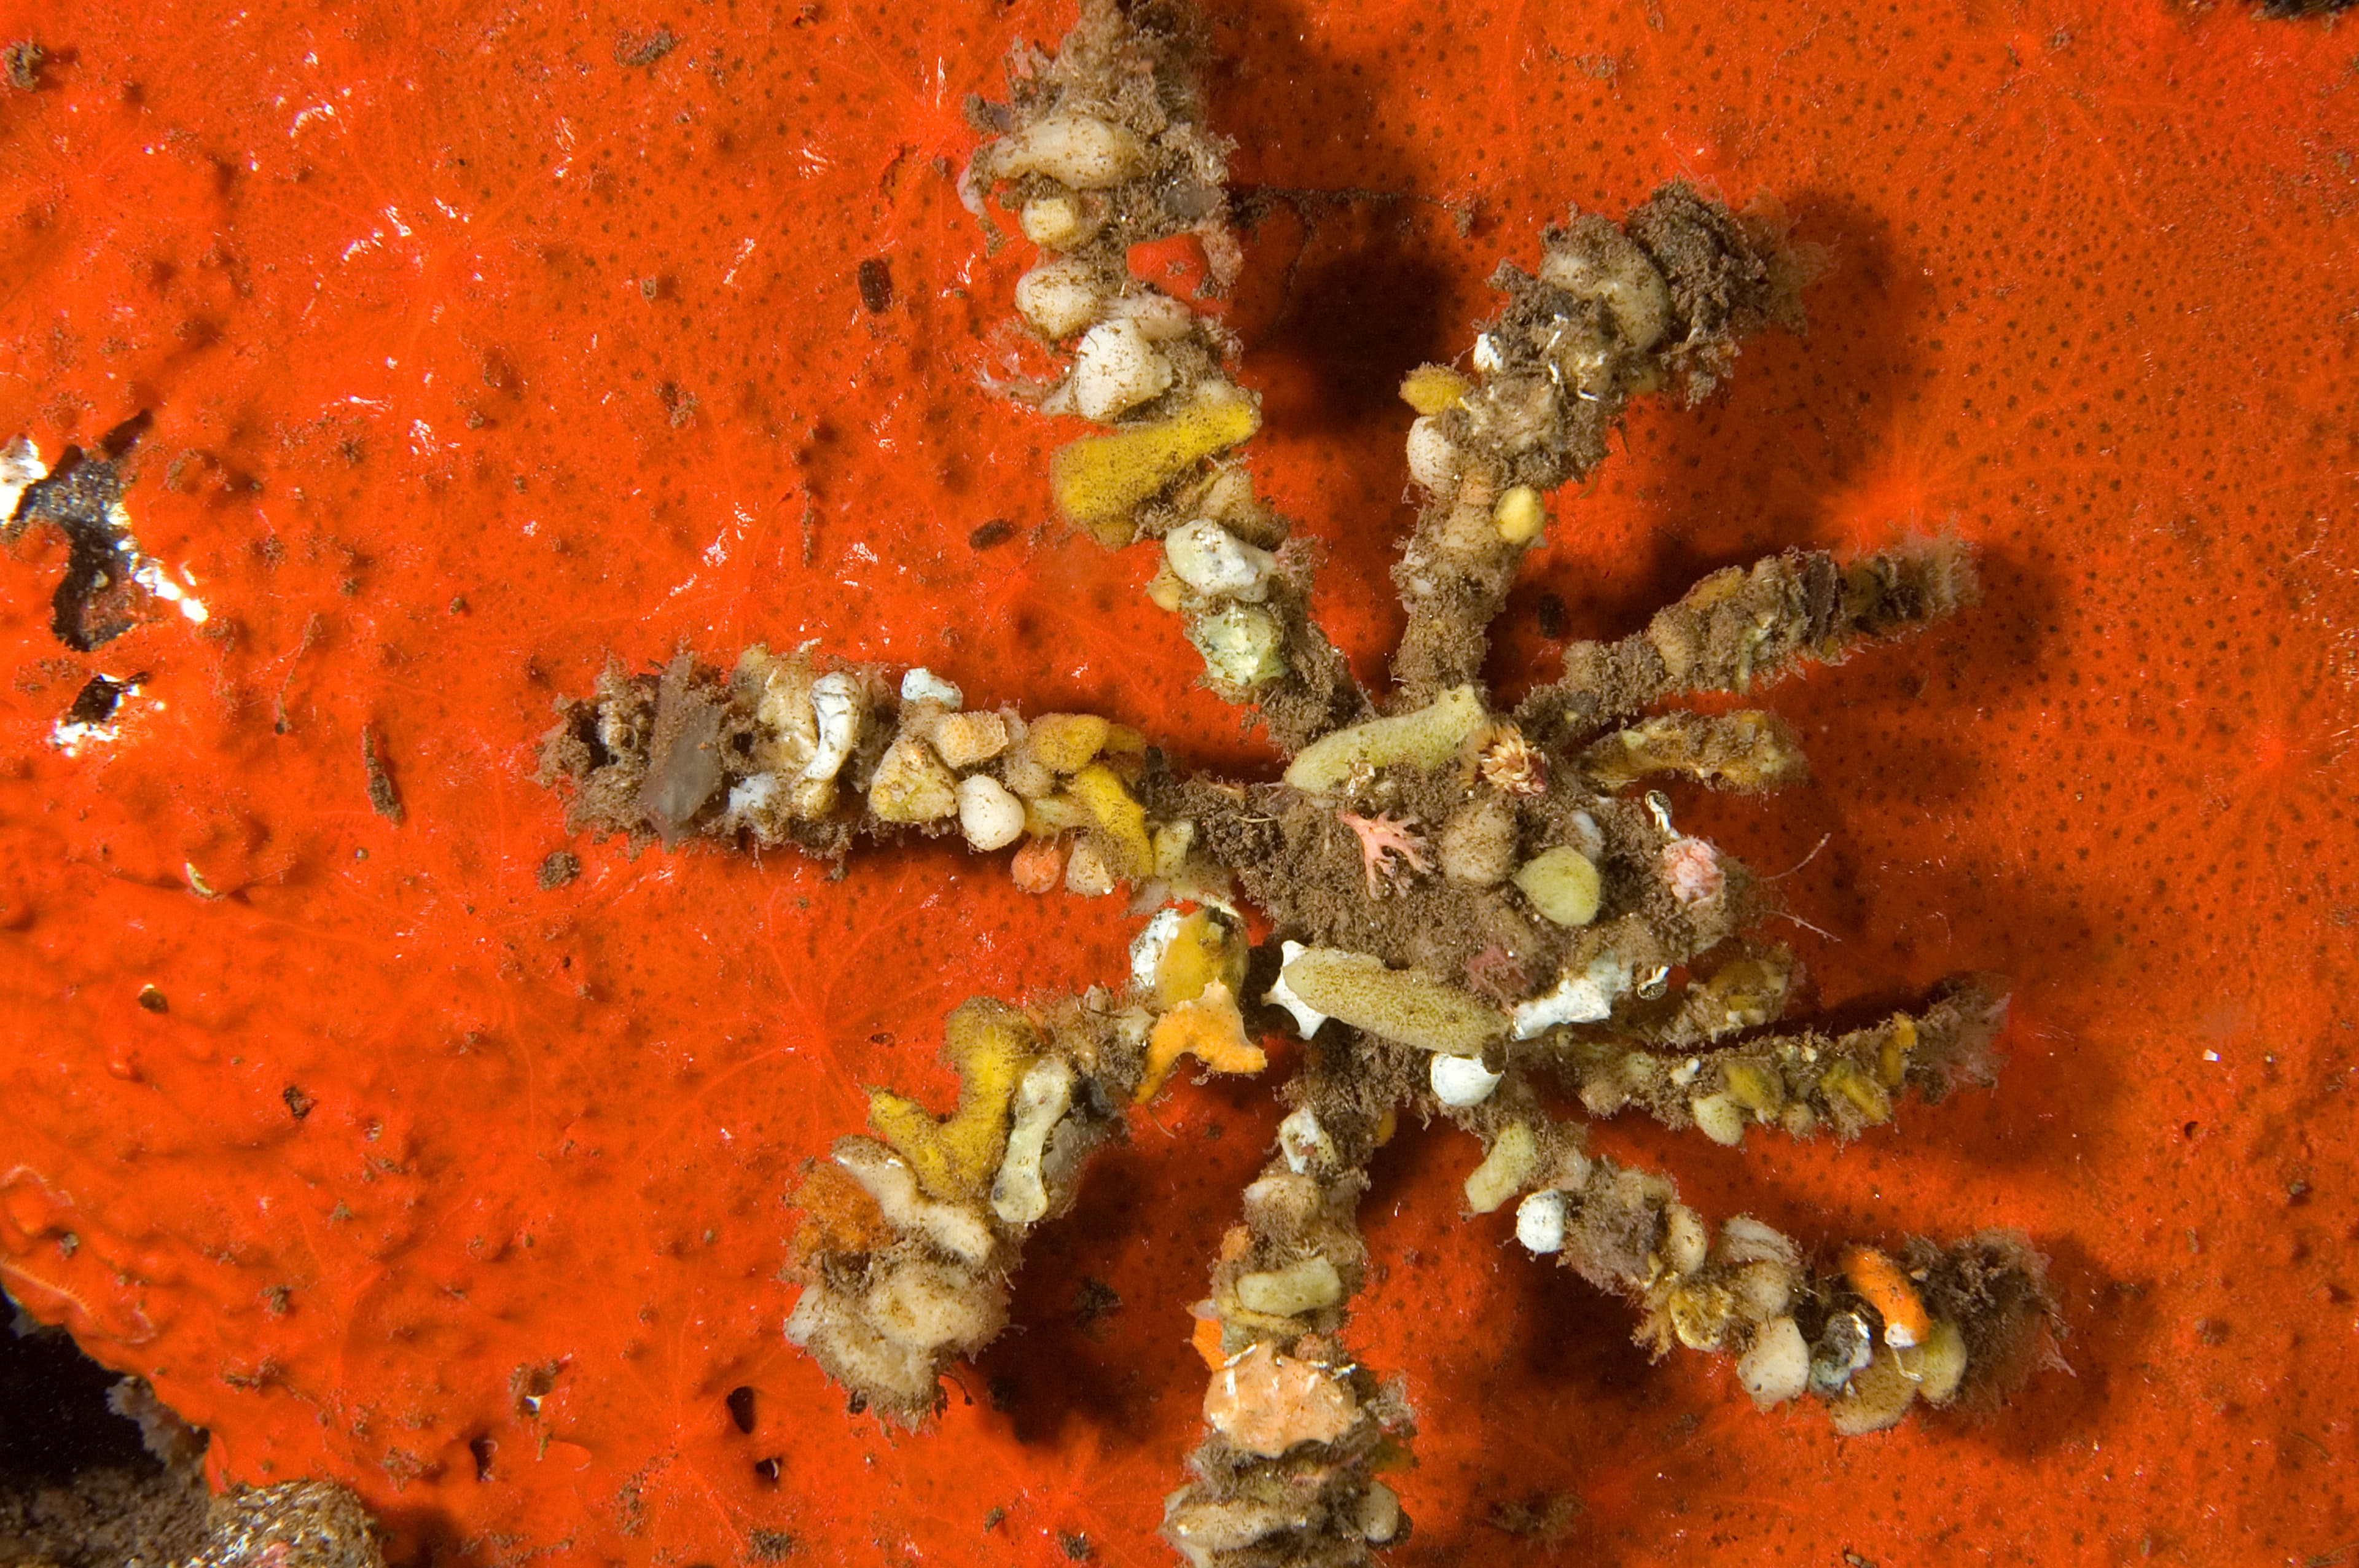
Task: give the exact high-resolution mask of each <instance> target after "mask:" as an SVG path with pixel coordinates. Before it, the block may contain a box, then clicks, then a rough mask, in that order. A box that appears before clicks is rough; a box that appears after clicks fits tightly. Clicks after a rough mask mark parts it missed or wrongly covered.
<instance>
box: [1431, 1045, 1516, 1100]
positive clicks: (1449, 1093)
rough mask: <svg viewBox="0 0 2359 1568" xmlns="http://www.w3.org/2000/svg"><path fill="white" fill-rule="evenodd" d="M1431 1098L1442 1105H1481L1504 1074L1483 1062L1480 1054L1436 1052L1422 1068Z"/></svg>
mask: <svg viewBox="0 0 2359 1568" xmlns="http://www.w3.org/2000/svg"><path fill="white" fill-rule="evenodd" d="M1425 1075H1426V1079H1427V1081H1428V1082H1429V1083H1430V1084H1432V1086H1433V1098H1436V1099H1438V1100H1440V1102H1441V1103H1442V1104H1444V1105H1454V1106H1469V1105H1481V1104H1482V1103H1483V1102H1484V1100H1486V1099H1489V1098H1491V1091H1492V1090H1494V1089H1495V1088H1497V1087H1499V1085H1500V1084H1501V1082H1503V1081H1504V1080H1505V1079H1506V1076H1507V1075H1506V1074H1505V1073H1495V1072H1493V1071H1491V1069H1490V1068H1488V1067H1486V1066H1484V1065H1483V1058H1482V1057H1480V1056H1449V1055H1437V1056H1435V1057H1434V1058H1433V1062H1432V1065H1430V1066H1428V1067H1427V1068H1426V1070H1425Z"/></svg>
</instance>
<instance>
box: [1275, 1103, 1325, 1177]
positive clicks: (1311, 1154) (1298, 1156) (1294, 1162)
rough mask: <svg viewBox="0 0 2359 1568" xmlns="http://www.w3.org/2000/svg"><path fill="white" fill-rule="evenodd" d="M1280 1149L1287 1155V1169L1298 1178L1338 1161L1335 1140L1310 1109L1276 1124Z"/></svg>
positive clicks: (1299, 1111)
mask: <svg viewBox="0 0 2359 1568" xmlns="http://www.w3.org/2000/svg"><path fill="white" fill-rule="evenodd" d="M1277 1147H1278V1149H1279V1151H1280V1152H1283V1153H1284V1154H1285V1156H1286V1168H1287V1169H1288V1170H1289V1171H1292V1172H1293V1173H1295V1174H1296V1175H1298V1176H1304V1175H1309V1174H1310V1172H1311V1170H1312V1169H1313V1167H1316V1166H1321V1165H1332V1164H1333V1163H1334V1162H1335V1159H1336V1154H1335V1141H1334V1140H1333V1139H1332V1138H1330V1137H1328V1136H1327V1130H1326V1129H1325V1128H1323V1127H1321V1126H1320V1125H1319V1119H1318V1118H1317V1117H1315V1116H1313V1115H1311V1114H1310V1107H1309V1106H1304V1107H1303V1108H1301V1109H1299V1110H1298V1111H1295V1112H1294V1113H1293V1114H1291V1115H1289V1116H1288V1118H1287V1119H1285V1120H1284V1121H1281V1122H1279V1123H1278V1124H1277Z"/></svg>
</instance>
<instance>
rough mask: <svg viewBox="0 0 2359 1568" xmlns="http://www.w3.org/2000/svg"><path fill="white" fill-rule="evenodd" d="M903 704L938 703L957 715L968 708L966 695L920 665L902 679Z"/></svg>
mask: <svg viewBox="0 0 2359 1568" xmlns="http://www.w3.org/2000/svg"><path fill="white" fill-rule="evenodd" d="M901 700H902V701H903V702H938V703H940V704H941V705H942V706H943V707H944V708H949V709H950V710H951V712H953V713H955V712H957V711H958V710H959V709H960V708H963V707H965V706H966V693H964V692H962V691H961V690H960V689H959V688H958V687H955V686H953V685H952V684H951V683H950V682H949V681H946V680H944V679H943V678H942V677H941V676H938V675H936V674H934V672H933V671H931V670H929V669H928V668H926V666H925V665H917V666H916V667H915V668H913V669H911V670H910V671H909V673H908V675H905V676H902V677H901Z"/></svg>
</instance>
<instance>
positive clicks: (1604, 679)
mask: <svg viewBox="0 0 2359 1568" xmlns="http://www.w3.org/2000/svg"><path fill="white" fill-rule="evenodd" d="M1975 593H1976V585H1975V578H1974V570H1973V560H1972V558H1971V557H1969V556H1968V555H1967V553H1966V551H1965V550H1964V549H1963V548H1962V546H1958V545H1955V544H1952V543H1949V542H1945V541H1936V542H1932V543H1927V544H1919V545H1911V546H1903V547H1900V548H1897V549H1891V550H1884V551H1880V552H1878V553H1876V554H1875V555H1871V556H1863V557H1859V558H1858V559H1856V560H1854V561H1851V562H1849V563H1845V562H1843V561H1840V560H1838V559H1836V558H1835V557H1833V556H1832V555H1830V554H1829V553H1827V552H1826V551H1824V550H1788V551H1787V552H1786V553H1785V554H1783V555H1777V556H1771V557H1768V558H1767V559H1766V560H1762V561H1756V563H1754V564H1753V565H1752V566H1751V567H1729V568H1725V569H1723V570H1721V571H1716V572H1714V573H1712V575H1711V576H1710V577H1707V578H1705V579H1703V580H1702V581H1701V582H1699V583H1697V584H1696V585H1695V586H1694V587H1693V588H1691V589H1688V591H1687V593H1686V594H1685V595H1684V596H1683V597H1682V598H1681V599H1680V600H1679V602H1678V603H1676V604H1672V605H1669V606H1667V607H1665V608H1664V609H1663V610H1661V611H1658V612H1657V613H1656V615H1655V618H1654V619H1653V620H1652V621H1651V622H1648V623H1647V629H1646V630H1645V631H1643V632H1638V633H1632V634H1631V635H1630V636H1627V637H1625V638H1623V639H1622V640H1621V641H1619V642H1615V643H1575V644H1573V645H1572V646H1571V647H1570V648H1568V649H1566V650H1565V655H1564V674H1563V676H1561V677H1560V678H1559V679H1558V680H1556V681H1554V682H1552V683H1550V684H1549V685H1547V686H1543V687H1537V688H1536V689H1534V690H1533V692H1532V693H1531V694H1530V695H1529V696H1528V697H1526V698H1525V699H1524V701H1523V704H1522V706H1521V707H1519V708H1517V710H1516V719H1517V723H1519V724H1521V725H1522V726H1523V727H1524V728H1525V729H1526V730H1527V731H1529V732H1531V733H1532V734H1534V735H1537V736H1546V737H1549V738H1550V739H1562V740H1565V741H1571V742H1576V743H1578V742H1581V741H1586V740H1587V739H1588V738H1589V737H1591V736H1593V735H1594V734H1595V732H1596V731H1597V730H1601V729H1603V728H1604V727H1605V726H1607V725H1609V724H1613V723H1616V722H1618V721H1620V720H1622V719H1627V718H1629V717H1630V716H1631V715H1633V714H1636V713H1638V712H1641V711H1643V710H1644V709H1645V708H1648V707H1649V706H1651V705H1653V704H1654V703H1657V702H1659V701H1661V700H1662V699H1663V698H1665V697H1674V696H1677V695H1679V694H1680V693H1682V692H1699V691H1734V692H1745V691H1750V690H1752V689H1753V687H1755V686H1756V685H1759V684H1762V683H1765V682H1767V681H1772V680H1776V679H1777V678H1778V677H1779V676H1784V675H1787V674H1788V673H1790V672H1791V671H1793V670H1795V669H1797V668H1799V667H1800V666H1801V665H1805V664H1808V663H1811V662H1817V663H1821V664H1832V663H1835V662H1838V661H1840V660H1842V659H1843V658H1844V657H1845V656H1846V655H1848V654H1850V653H1851V651H1852V650H1853V649H1854V647H1856V646H1857V645H1858V644H1859V643H1863V642H1866V641H1869V640H1871V639H1874V638H1879V637H1891V636H1897V635H1899V634H1901V633H1906V632H1909V631H1913V630H1915V629H1916V628H1918V627H1919V626H1922V625H1924V624H1925V623H1926V622H1929V621H1934V620H1938V619H1940V617H1942V616H1945V615H1949V614H1951V613H1953V612H1955V611H1958V610H1960V609H1962V608H1963V607H1964V606H1966V605H1968V604H1971V603H1973V600H1974V597H1975Z"/></svg>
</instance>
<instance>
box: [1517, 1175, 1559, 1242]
mask: <svg viewBox="0 0 2359 1568" xmlns="http://www.w3.org/2000/svg"><path fill="white" fill-rule="evenodd" d="M1516 1239H1517V1240H1518V1241H1520V1242H1522V1243H1523V1244H1524V1250H1526V1251H1527V1252H1561V1251H1563V1250H1564V1195H1563V1194H1562V1193H1560V1192H1558V1191H1557V1190H1556V1189H1555V1188H1553V1187H1550V1188H1549V1189H1548V1190H1547V1191H1546V1192H1538V1193H1534V1194H1532V1195H1530V1196H1528V1197H1527V1198H1526V1199H1524V1201H1523V1202H1521V1203H1519V1204H1517V1206H1516Z"/></svg>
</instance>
